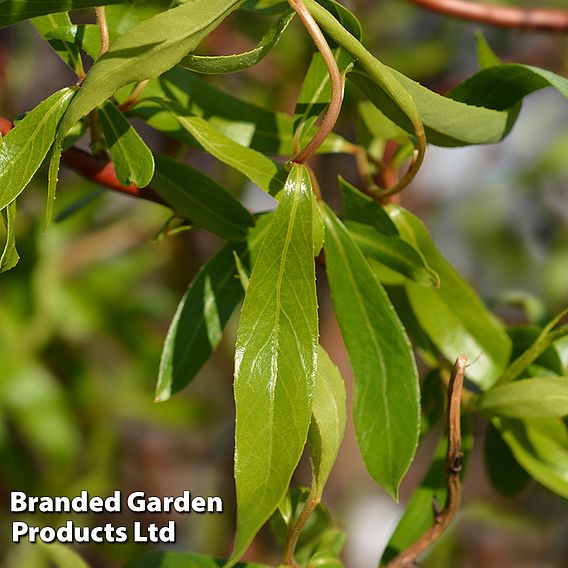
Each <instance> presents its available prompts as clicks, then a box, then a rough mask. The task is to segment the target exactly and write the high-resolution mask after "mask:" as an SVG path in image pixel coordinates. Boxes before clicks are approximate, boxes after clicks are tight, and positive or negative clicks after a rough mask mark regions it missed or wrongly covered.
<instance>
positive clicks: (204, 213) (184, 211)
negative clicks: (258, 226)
mask: <svg viewBox="0 0 568 568" xmlns="http://www.w3.org/2000/svg"><path fill="white" fill-rule="evenodd" d="M155 159H156V173H155V175H154V179H153V180H152V189H153V190H154V191H155V192H156V193H157V194H158V195H159V196H160V197H162V198H163V199H165V201H166V202H167V203H169V204H170V205H171V206H172V208H173V209H174V210H175V211H176V212H177V213H178V214H179V215H181V216H182V217H185V218H186V219H189V220H190V221H191V223H192V224H193V225H197V226H199V227H203V228H204V229H207V230H208V231H211V232H212V233H214V234H216V235H219V236H220V237H223V238H224V239H227V240H235V241H240V240H243V239H244V238H246V236H247V233H248V228H249V227H252V226H254V218H253V216H252V215H251V214H250V213H249V212H248V210H247V209H245V207H244V206H243V205H242V204H241V203H240V201H239V200H238V199H237V198H236V197H234V196H233V195H232V194H231V193H229V192H228V191H227V190H226V189H225V188H223V187H221V186H220V185H219V184H218V183H217V182H215V181H213V180H212V179H211V178H209V177H208V176H206V175H205V174H204V173H202V172H200V171H199V170H196V169H194V168H192V167H190V166H188V165H187V164H183V163H181V162H179V161H177V160H174V159H172V158H167V157H165V156H156V158H155Z"/></svg>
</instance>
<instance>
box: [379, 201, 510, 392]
mask: <svg viewBox="0 0 568 568" xmlns="http://www.w3.org/2000/svg"><path fill="white" fill-rule="evenodd" d="M389 214H390V216H391V219H392V220H393V221H394V223H395V225H396V226H397V228H398V230H399V232H400V235H401V237H402V238H403V239H405V240H406V241H408V242H409V243H411V244H413V245H414V246H415V247H416V248H418V249H419V250H420V251H421V252H422V254H423V256H424V258H425V259H426V262H427V263H428V266H430V267H431V268H432V269H433V270H434V271H435V272H436V273H437V274H438V276H439V277H440V287H439V288H426V287H424V286H419V285H418V284H414V283H412V282H409V283H408V284H407V286H406V291H407V294H408V299H409V301H410V304H411V306H412V310H413V311H414V314H415V316H416V318H417V320H418V322H419V323H420V326H421V327H422V328H423V329H424V331H426V333H427V334H428V335H429V337H430V339H431V340H432V341H433V343H434V344H435V345H436V347H437V348H438V349H439V350H440V351H441V352H442V353H443V354H444V356H445V357H446V358H447V359H448V360H450V361H453V360H454V359H455V358H456V356H457V355H458V354H460V353H463V354H464V355H465V356H466V357H467V358H468V359H469V360H470V361H474V360H476V359H477V357H478V356H479V359H478V360H477V361H476V363H475V365H471V366H470V367H469V368H468V370H467V376H468V378H469V379H471V380H472V381H474V382H475V383H476V384H478V385H479V386H480V387H482V388H488V387H490V386H491V385H492V384H493V383H494V382H495V381H496V379H497V377H498V376H499V375H500V374H501V372H502V371H503V369H504V368H505V366H506V365H507V363H508V360H509V353H510V352H511V340H510V339H509V337H508V336H507V334H506V333H505V330H504V327H503V325H502V324H500V323H499V322H498V321H497V319H496V318H494V316H493V315H492V314H491V313H490V312H489V311H488V310H487V308H486V307H485V306H484V304H483V302H482V301H481V300H480V298H479V297H478V296H477V294H476V293H475V292H474V291H473V289H472V288H471V287H470V286H469V284H467V282H466V281H465V280H464V279H463V278H462V277H461V276H460V275H459V274H458V273H457V272H456V270H455V269H454V268H453V267H452V266H451V264H450V263H449V262H448V261H447V260H446V259H445V258H444V257H443V255H442V254H441V252H440V251H439V250H438V249H437V247H436V246H435V244H434V243H433V241H432V239H431V237H430V235H429V233H428V231H427V229H426V227H425V226H424V224H423V223H422V222H421V221H420V220H419V219H418V218H417V217H415V216H414V215H412V214H411V213H410V212H408V211H407V210H405V209H403V208H402V207H397V206H390V207H389Z"/></svg>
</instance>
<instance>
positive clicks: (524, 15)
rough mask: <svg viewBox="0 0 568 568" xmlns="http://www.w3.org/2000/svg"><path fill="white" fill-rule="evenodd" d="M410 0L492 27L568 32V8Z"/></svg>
mask: <svg viewBox="0 0 568 568" xmlns="http://www.w3.org/2000/svg"><path fill="white" fill-rule="evenodd" d="M410 1H411V2H413V3H414V4H416V5H418V6H422V7H423V8H426V9H428V10H433V11H435V12H440V13H442V14H446V15H448V16H453V17H455V18H461V19H462V20H470V21H473V22H479V23H482V24H489V25H491V26H499V27H502V28H516V29H521V30H534V31H542V32H567V31H568V10H555V9H551V8H518V7H515V6H495V5H494V4H479V3H477V2H469V1H467V0H410Z"/></svg>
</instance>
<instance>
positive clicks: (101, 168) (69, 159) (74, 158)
mask: <svg viewBox="0 0 568 568" xmlns="http://www.w3.org/2000/svg"><path fill="white" fill-rule="evenodd" d="M12 127H13V125H12V123H11V122H10V121H9V120H6V119H5V118H3V117H1V116H0V133H1V134H2V136H5V135H6V134H8V132H9V131H10V130H11V129H12ZM61 163H62V164H64V165H65V166H67V168H69V169H71V170H73V171H75V172H77V173H78V174H80V175H82V176H83V177H85V178H87V179H88V180H90V181H93V182H95V183H97V184H99V185H100V186H102V187H105V188H107V189H111V190H113V191H116V192H117V193H122V194H123V195H128V196H130V197H137V198H139V199H144V200H146V201H152V202H154V203H159V204H160V205H166V206H168V205H167V204H166V203H165V202H164V201H163V199H162V198H161V197H160V196H159V195H157V194H156V193H154V192H153V191H152V189H150V188H149V187H144V188H140V187H137V186H136V185H134V184H131V185H123V184H121V183H120V182H119V181H118V178H117V177H116V172H115V171H114V166H113V165H112V162H109V161H108V160H103V159H101V158H97V157H96V156H93V155H91V154H89V153H87V152H85V151H84V150H81V149H79V148H76V147H75V146H73V147H71V148H69V149H68V150H65V152H63V154H62V156H61ZM168 207H169V206H168Z"/></svg>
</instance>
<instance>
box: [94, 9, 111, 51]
mask: <svg viewBox="0 0 568 568" xmlns="http://www.w3.org/2000/svg"><path fill="white" fill-rule="evenodd" d="M95 12H96V14H97V24H98V25H99V30H100V33H101V50H100V51H99V54H98V56H97V59H98V58H99V57H100V56H101V55H104V54H105V53H106V52H107V51H108V48H109V47H110V40H109V35H108V24H107V19H106V11H105V7H104V6H97V7H96V8H95Z"/></svg>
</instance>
